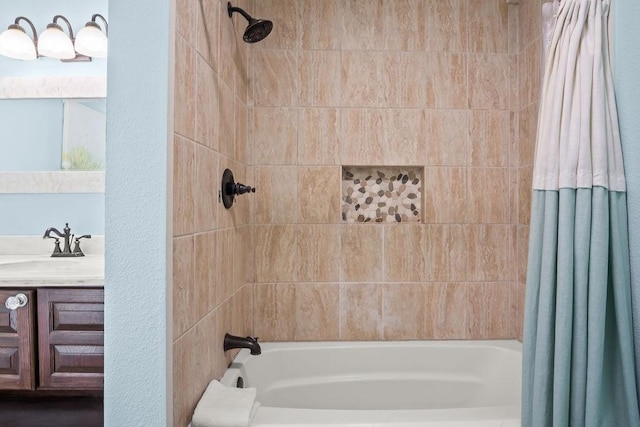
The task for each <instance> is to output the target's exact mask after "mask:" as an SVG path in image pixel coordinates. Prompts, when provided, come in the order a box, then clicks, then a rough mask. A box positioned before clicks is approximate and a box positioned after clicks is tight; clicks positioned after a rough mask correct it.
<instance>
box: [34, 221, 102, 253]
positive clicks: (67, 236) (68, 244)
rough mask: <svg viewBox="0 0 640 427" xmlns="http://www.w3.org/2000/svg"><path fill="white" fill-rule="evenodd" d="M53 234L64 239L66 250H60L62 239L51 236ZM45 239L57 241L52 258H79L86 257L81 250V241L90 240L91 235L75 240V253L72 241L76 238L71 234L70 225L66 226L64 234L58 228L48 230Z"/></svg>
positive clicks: (63, 230)
mask: <svg viewBox="0 0 640 427" xmlns="http://www.w3.org/2000/svg"><path fill="white" fill-rule="evenodd" d="M51 233H54V234H55V235H57V236H58V237H61V238H63V239H64V249H60V239H59V238H58V237H54V236H51ZM42 238H43V239H55V246H54V248H53V253H52V254H51V256H52V257H79V256H84V253H83V252H82V249H80V239H90V238H91V235H89V234H85V235H83V236H80V237H76V238H75V246H74V248H73V251H72V250H71V239H73V238H74V235H73V234H71V228H69V223H66V224H65V225H64V228H63V229H62V233H61V232H60V230H58V229H57V228H53V227H51V228H47V230H46V231H45V232H44V236H42Z"/></svg>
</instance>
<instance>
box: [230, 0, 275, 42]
mask: <svg viewBox="0 0 640 427" xmlns="http://www.w3.org/2000/svg"><path fill="white" fill-rule="evenodd" d="M227 12H228V13H229V18H231V16H232V15H233V12H238V13H240V15H242V16H244V19H246V20H247V21H249V25H248V26H247V28H246V29H245V30H244V35H243V36H242V40H244V41H245V42H247V43H256V42H259V41H260V40H262V39H264V38H265V37H267V36H268V35H269V33H270V32H271V30H272V29H273V22H271V21H269V20H267V19H253V18H252V17H251V16H249V14H248V13H247V12H245V11H244V10H242V9H241V8H239V7H233V6H231V2H228V3H227Z"/></svg>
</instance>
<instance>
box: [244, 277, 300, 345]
mask: <svg viewBox="0 0 640 427" xmlns="http://www.w3.org/2000/svg"><path fill="white" fill-rule="evenodd" d="M254 301H255V312H254V327H253V331H254V332H253V333H254V334H255V335H256V336H259V337H260V338H261V339H262V340H263V341H292V340H293V339H294V332H295V315H296V312H295V308H296V306H295V303H296V286H295V285H294V284H293V283H260V284H256V285H255V286H254Z"/></svg>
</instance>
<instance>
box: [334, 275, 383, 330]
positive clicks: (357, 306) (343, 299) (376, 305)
mask: <svg viewBox="0 0 640 427" xmlns="http://www.w3.org/2000/svg"><path fill="white" fill-rule="evenodd" d="M381 338H382V286H381V285H379V284H360V283H343V284H341V285H340V339H342V340H354V341H363V340H368V341H371V340H379V339H381Z"/></svg>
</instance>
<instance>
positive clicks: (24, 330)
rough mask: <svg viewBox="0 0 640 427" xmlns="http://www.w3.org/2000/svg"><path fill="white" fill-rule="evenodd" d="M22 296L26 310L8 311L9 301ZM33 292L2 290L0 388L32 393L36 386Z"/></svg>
mask: <svg viewBox="0 0 640 427" xmlns="http://www.w3.org/2000/svg"><path fill="white" fill-rule="evenodd" d="M18 293H22V294H24V295H26V297H27V304H26V305H25V306H24V307H19V308H16V309H15V310H9V309H8V308H7V307H6V306H5V302H6V301H7V298H9V297H13V296H15V295H16V294H18ZM34 307H35V304H34V302H33V291H15V290H7V289H0V389H2V390H33V389H34V387H35V366H36V364H35V349H34V347H35V342H34V320H33V318H34V311H35V310H34Z"/></svg>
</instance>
